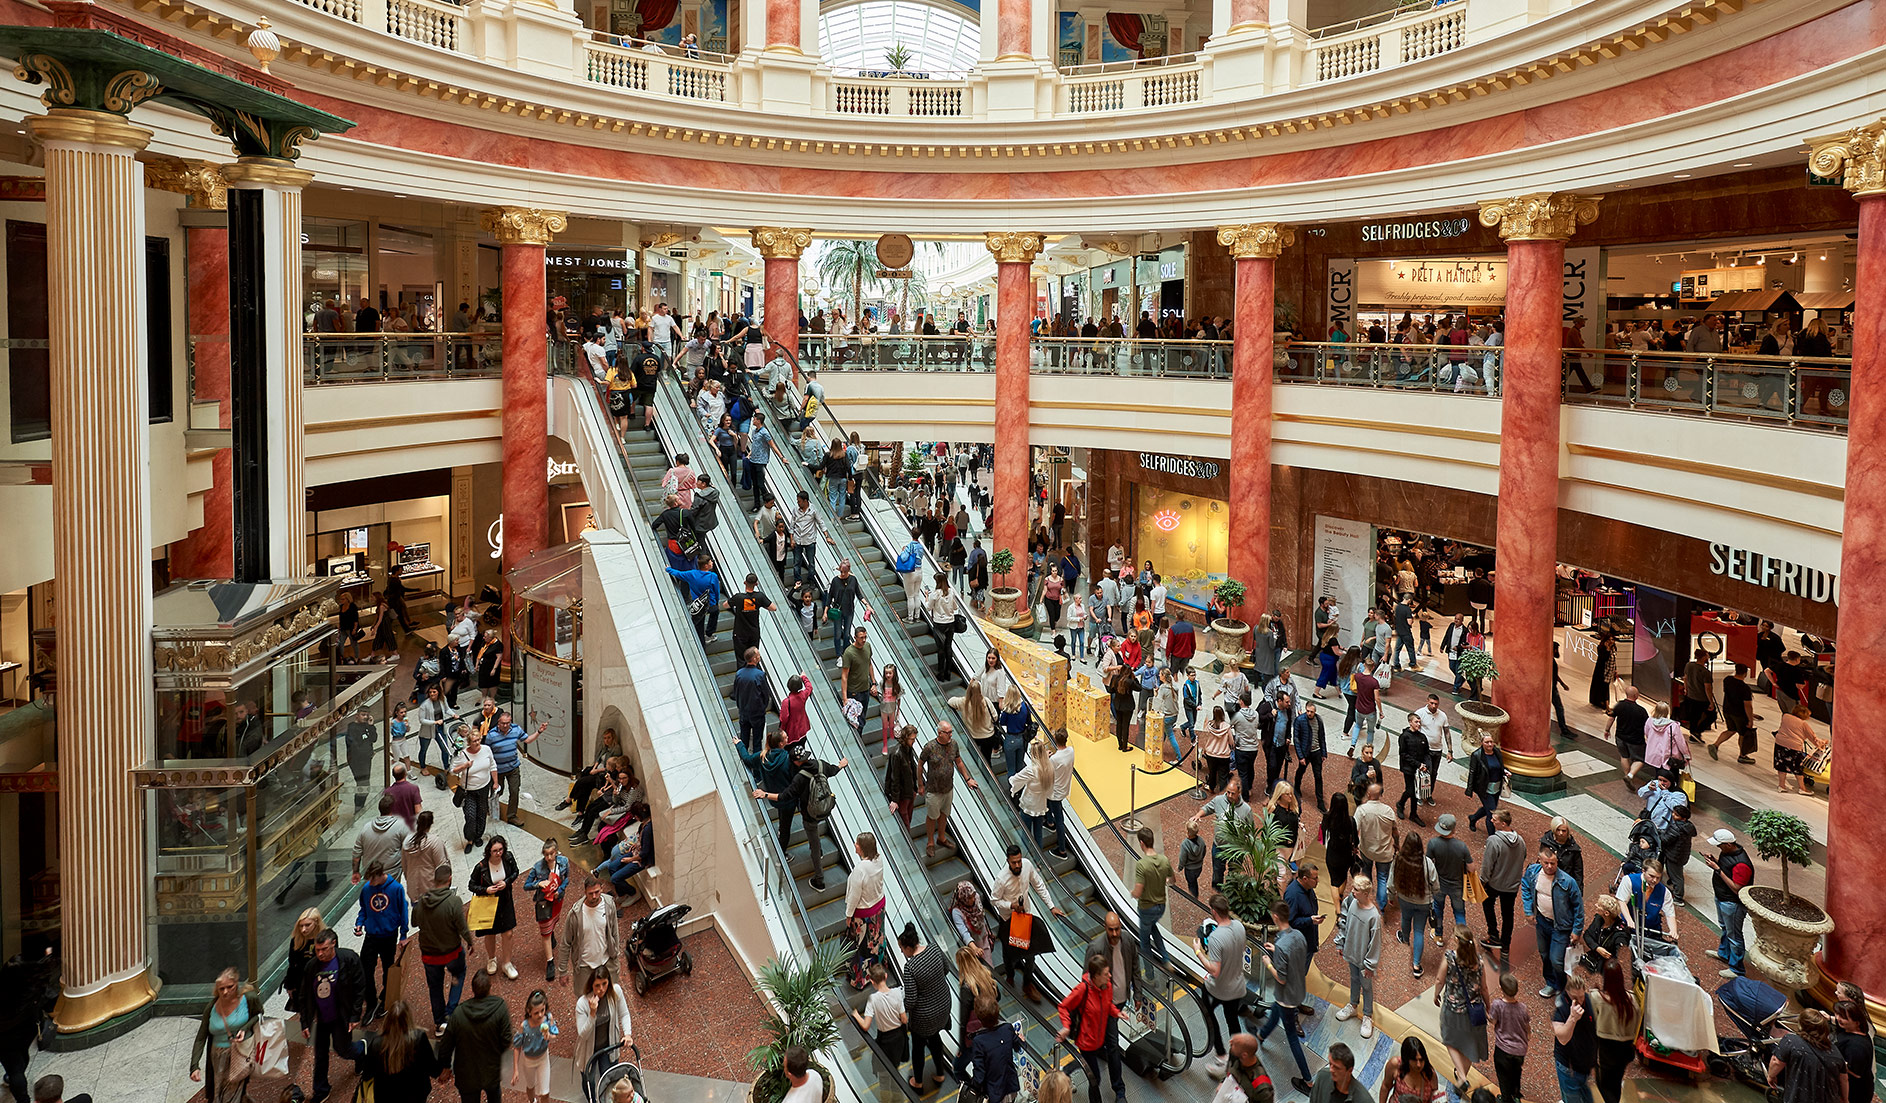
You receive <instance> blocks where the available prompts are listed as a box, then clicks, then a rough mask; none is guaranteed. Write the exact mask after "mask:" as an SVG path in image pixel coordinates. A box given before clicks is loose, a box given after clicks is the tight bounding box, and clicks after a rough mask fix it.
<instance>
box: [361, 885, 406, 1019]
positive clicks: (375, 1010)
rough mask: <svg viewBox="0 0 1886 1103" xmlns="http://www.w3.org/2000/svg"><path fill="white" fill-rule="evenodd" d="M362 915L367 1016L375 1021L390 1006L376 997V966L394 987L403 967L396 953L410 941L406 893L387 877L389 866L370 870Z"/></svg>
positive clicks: (363, 889) (362, 896)
mask: <svg viewBox="0 0 1886 1103" xmlns="http://www.w3.org/2000/svg"><path fill="white" fill-rule="evenodd" d="M358 903H359V906H360V910H359V912H358V913H357V914H356V915H355V917H354V934H356V935H358V936H360V940H361V941H360V957H361V964H362V974H361V976H362V980H363V982H364V985H365V987H364V992H365V1000H364V1001H363V1003H362V1006H363V1007H365V1008H367V1009H368V1010H367V1017H366V1018H365V1019H364V1020H362V1021H363V1022H374V1021H376V1020H378V1019H379V1017H380V1016H381V1015H382V1014H384V1013H385V1011H386V1005H385V1004H384V1003H382V1002H381V1000H380V997H379V996H378V995H376V994H375V992H374V987H373V966H374V964H375V963H376V962H377V963H378V964H379V966H380V972H381V975H382V977H383V978H384V984H385V986H386V987H388V988H390V987H391V986H392V983H393V971H394V970H395V969H398V968H399V964H398V960H397V956H396V950H397V949H398V947H399V944H400V943H401V942H403V941H405V939H406V930H407V927H406V914H407V913H406V892H405V890H404V889H403V888H401V886H400V883H399V882H398V881H395V880H393V879H392V878H391V877H388V876H387V875H386V866H384V865H382V864H381V863H380V862H378V861H375V862H374V863H373V864H372V865H370V866H368V867H367V880H366V883H365V884H363V885H361V886H360V893H359V896H358Z"/></svg>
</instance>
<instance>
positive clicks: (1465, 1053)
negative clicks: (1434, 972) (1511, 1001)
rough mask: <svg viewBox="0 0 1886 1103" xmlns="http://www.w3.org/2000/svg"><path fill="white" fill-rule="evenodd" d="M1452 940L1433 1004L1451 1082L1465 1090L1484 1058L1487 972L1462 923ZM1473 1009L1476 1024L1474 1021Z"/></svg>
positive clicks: (1469, 933)
mask: <svg viewBox="0 0 1886 1103" xmlns="http://www.w3.org/2000/svg"><path fill="white" fill-rule="evenodd" d="M1451 941H1452V945H1450V946H1448V948H1447V966H1446V972H1445V973H1444V974H1443V975H1442V977H1441V983H1440V984H1438V985H1436V986H1435V988H1434V1004H1435V1006H1436V1007H1439V1008H1440V1009H1441V1044H1442V1045H1444V1046H1446V1047H1447V1056H1448V1058H1449V1060H1451V1061H1452V1062H1453V1065H1454V1068H1453V1072H1454V1083H1455V1084H1457V1085H1460V1086H1462V1087H1465V1086H1466V1084H1467V1082H1468V1075H1469V1073H1470V1072H1471V1071H1472V1069H1473V1066H1475V1065H1477V1064H1479V1063H1480V1062H1481V1061H1484V1060H1486V1059H1487V1022H1486V1009H1487V1005H1488V1001H1487V983H1486V971H1485V970H1484V969H1482V968H1481V965H1480V951H1479V950H1478V949H1476V948H1475V946H1474V941H1473V932H1472V931H1470V930H1468V929H1467V925H1466V924H1465V923H1457V924H1456V925H1455V926H1454V935H1453V938H1452V940H1451ZM1476 1009H1477V1010H1478V1011H1479V1012H1480V1018H1479V1021H1478V1022H1475V1021H1474V1011H1475V1010H1476ZM1610 1103H1616V1100H1612V1101H1610Z"/></svg>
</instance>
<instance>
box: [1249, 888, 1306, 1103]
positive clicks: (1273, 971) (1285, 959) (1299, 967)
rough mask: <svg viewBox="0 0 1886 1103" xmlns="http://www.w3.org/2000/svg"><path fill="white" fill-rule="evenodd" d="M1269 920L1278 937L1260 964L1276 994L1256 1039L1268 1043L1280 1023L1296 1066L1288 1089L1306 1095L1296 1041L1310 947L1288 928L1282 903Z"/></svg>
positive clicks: (1300, 1044) (1287, 908)
mask: <svg viewBox="0 0 1886 1103" xmlns="http://www.w3.org/2000/svg"><path fill="white" fill-rule="evenodd" d="M1270 918H1271V923H1272V924H1273V925H1274V926H1275V927H1276V929H1277V937H1276V938H1275V939H1274V940H1273V941H1271V942H1267V943H1265V944H1264V956H1263V957H1262V958H1261V959H1260V960H1261V961H1262V962H1263V964H1264V970H1265V971H1266V972H1267V973H1269V974H1270V977H1271V980H1272V981H1273V982H1274V983H1275V984H1276V991H1275V995H1274V998H1273V1002H1272V1003H1271V1007H1270V1014H1269V1015H1268V1016H1267V1017H1266V1018H1265V1019H1264V1025H1263V1027H1262V1028H1261V1029H1260V1030H1259V1031H1258V1032H1257V1039H1258V1041H1259V1042H1262V1041H1264V1040H1266V1039H1268V1038H1269V1037H1270V1034H1271V1031H1273V1030H1276V1029H1277V1025H1278V1024H1279V1023H1281V1024H1283V1028H1284V1038H1285V1040H1287V1041H1288V1042H1289V1043H1290V1054H1291V1056H1292V1057H1294V1058H1296V1062H1297V1075H1296V1076H1295V1077H1293V1078H1292V1079H1291V1081H1290V1086H1291V1087H1293V1088H1295V1089H1297V1090H1298V1091H1300V1092H1302V1093H1304V1094H1305V1095H1308V1094H1309V1093H1310V1063H1309V1060H1308V1059H1307V1058H1305V1057H1304V1055H1303V1042H1302V1041H1301V1040H1300V1039H1299V1038H1298V1026H1297V1007H1298V1006H1299V1005H1300V1004H1302V1003H1303V1002H1304V1001H1305V999H1306V998H1307V995H1308V992H1307V989H1306V987H1305V985H1306V984H1307V982H1308V980H1309V974H1310V944H1309V942H1308V941H1307V940H1306V939H1305V938H1304V937H1303V932H1302V931H1299V930H1297V929H1296V928H1295V927H1292V926H1291V925H1290V905H1289V904H1287V903H1285V902H1284V901H1282V900H1278V901H1275V902H1273V903H1272V904H1271V906H1270Z"/></svg>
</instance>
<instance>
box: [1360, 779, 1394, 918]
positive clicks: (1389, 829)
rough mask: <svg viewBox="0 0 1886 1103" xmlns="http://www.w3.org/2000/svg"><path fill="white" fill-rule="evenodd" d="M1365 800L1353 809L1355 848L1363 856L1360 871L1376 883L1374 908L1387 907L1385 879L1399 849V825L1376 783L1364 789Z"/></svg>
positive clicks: (1380, 787)
mask: <svg viewBox="0 0 1886 1103" xmlns="http://www.w3.org/2000/svg"><path fill="white" fill-rule="evenodd" d="M1365 797H1366V799H1364V800H1363V802H1362V804H1361V805H1360V806H1359V807H1358V808H1357V809H1356V840H1357V848H1358V850H1359V851H1360V853H1361V855H1362V869H1363V871H1364V872H1367V873H1369V874H1370V875H1372V876H1373V878H1374V880H1375V907H1376V909H1377V910H1383V909H1386V908H1387V907H1388V876H1389V873H1390V872H1391V871H1392V870H1393V867H1394V864H1395V855H1396V853H1397V852H1398V851H1399V850H1400V849H1401V825H1400V824H1399V823H1397V822H1396V816H1395V810H1394V809H1393V808H1390V807H1389V806H1388V805H1387V804H1385V803H1383V802H1382V786H1381V783H1379V782H1377V783H1374V784H1371V785H1370V786H1369V787H1368V788H1367V789H1366V790H1365Z"/></svg>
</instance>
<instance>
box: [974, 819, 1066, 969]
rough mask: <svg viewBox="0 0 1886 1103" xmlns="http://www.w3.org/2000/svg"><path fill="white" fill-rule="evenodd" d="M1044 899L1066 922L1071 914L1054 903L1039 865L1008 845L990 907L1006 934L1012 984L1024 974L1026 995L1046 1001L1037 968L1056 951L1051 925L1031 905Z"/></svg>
mask: <svg viewBox="0 0 1886 1103" xmlns="http://www.w3.org/2000/svg"><path fill="white" fill-rule="evenodd" d="M1030 893H1033V894H1035V895H1037V896H1039V897H1041V901H1042V903H1044V904H1046V905H1048V911H1049V912H1050V913H1051V914H1053V915H1057V916H1060V917H1062V918H1063V919H1065V918H1066V917H1067V913H1066V912H1064V911H1062V910H1061V908H1060V905H1058V904H1056V903H1055V902H1054V897H1053V896H1052V895H1050V894H1049V892H1048V883H1047V881H1045V880H1043V879H1042V876H1041V871H1040V870H1038V869H1036V868H1035V863H1034V862H1033V861H1031V860H1029V859H1028V858H1025V857H1023V856H1022V848H1021V847H1020V846H1019V845H1017V844H1015V843H1010V844H1009V845H1008V864H1007V865H1006V866H1005V867H1004V868H1003V869H1002V870H1001V871H1000V872H998V873H997V874H996V875H995V880H994V881H993V882H991V883H990V886H989V905H990V907H991V908H992V909H994V911H995V914H996V916H997V917H998V918H999V919H1000V920H1001V921H1002V926H1001V928H999V929H998V933H1000V932H1002V931H1006V937H1005V938H1004V940H1003V944H1002V966H1003V969H1004V971H1005V972H1006V974H1007V976H1008V982H1009V983H1010V984H1011V985H1013V984H1014V983H1015V974H1016V973H1018V972H1019V973H1020V974H1021V975H1022V980H1023V982H1024V984H1025V985H1026V987H1025V988H1024V990H1023V994H1024V995H1025V996H1026V997H1027V998H1028V999H1030V1000H1035V1001H1039V1000H1040V999H1042V995H1041V985H1040V973H1039V971H1038V970H1037V968H1036V966H1035V958H1036V956H1037V955H1039V954H1043V953H1047V952H1049V951H1050V950H1052V949H1053V945H1054V944H1053V942H1052V941H1051V940H1050V938H1049V935H1048V925H1047V924H1046V923H1043V922H1041V921H1040V920H1038V919H1037V918H1036V917H1035V916H1034V915H1033V910H1034V909H1033V908H1032V907H1030V905H1029V903H1028V897H1029V894H1030Z"/></svg>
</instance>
